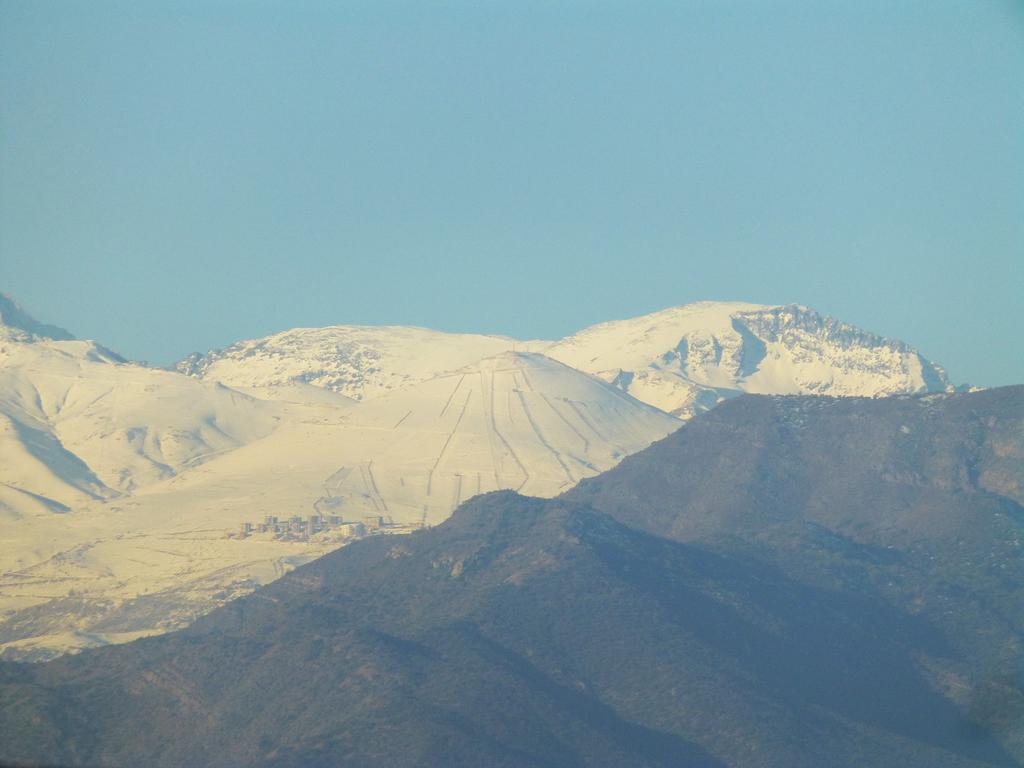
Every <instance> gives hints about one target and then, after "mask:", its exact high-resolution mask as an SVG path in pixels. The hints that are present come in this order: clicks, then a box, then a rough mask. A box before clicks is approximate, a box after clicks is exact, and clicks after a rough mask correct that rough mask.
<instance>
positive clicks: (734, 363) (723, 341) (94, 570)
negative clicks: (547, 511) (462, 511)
mask: <svg viewBox="0 0 1024 768" xmlns="http://www.w3.org/2000/svg"><path fill="white" fill-rule="evenodd" d="M7 301H8V302H10V300H7ZM6 306H7V305H5V304H3V302H2V301H0V538H2V540H3V541H4V547H3V548H2V550H0V653H3V652H4V651H5V650H6V651H8V652H15V653H19V652H20V653H27V652H31V653H36V654H40V653H48V652H49V653H59V652H65V651H68V650H74V649H77V648H81V647H86V646H89V645H95V644H102V643H106V642H120V641H125V640H128V639H131V638H133V637H137V636H144V635H148V634H154V633H159V632H164V631H167V630H169V629H173V628H176V627H179V626H183V625H185V624H187V623H189V622H190V621H191V620H192V619H194V617H195V616H197V615H200V614H201V613H203V612H205V611H208V610H210V609H211V608H212V607H214V606H216V605H218V604H220V603H223V602H225V601H226V600H230V599H232V598H234V597H237V596H239V595H241V594H244V593H246V592H248V591H250V590H251V589H252V588H253V587H255V586H256V585H258V584H263V583H267V582H268V581H271V580H273V579H275V578H277V577H279V576H280V575H281V574H283V573H284V572H286V571H287V570H289V569H291V568H294V567H296V566H297V565H299V564H301V563H303V562H306V561H308V560H310V559H312V558H315V557H318V556H320V555H322V554H324V553H326V552H328V551H330V550H331V549H334V548H336V547H337V546H339V545H340V544H341V541H340V540H339V538H338V537H337V536H333V535H329V534H321V535H318V536H314V537H312V538H310V539H309V540H308V541H286V540H280V539H274V538H272V537H270V536H253V537H249V538H245V539H240V538H229V537H228V536H227V535H226V531H235V530H237V529H238V526H239V524H240V523H242V522H246V521H249V522H259V521H260V520H262V518H263V517H264V516H265V515H276V516H278V517H280V518H288V517H290V516H292V515H302V516H304V517H305V516H308V515H310V514H314V513H318V514H330V515H338V516H341V517H342V518H343V519H345V520H360V519H362V518H363V517H364V516H366V515H383V516H385V517H386V518H388V519H390V520H392V521H393V522H394V523H396V524H398V525H404V526H410V527H411V526H418V525H422V524H426V525H433V524H436V523H439V522H441V521H442V520H444V519H445V518H446V517H447V516H448V515H449V514H450V513H451V511H452V510H453V509H454V508H455V506H457V505H458V504H459V503H460V502H461V501H464V500H466V499H468V498H470V497H471V496H473V495H476V494H477V493H482V492H486V491H490V490H495V489H499V488H512V489H518V490H520V491H521V492H523V493H527V494H533V495H538V496H552V495H556V494H558V493H560V492H562V491H564V490H566V489H568V488H570V487H572V486H573V485H574V484H575V483H577V482H578V481H579V480H580V479H581V478H584V477H588V476H591V475H594V474H597V473H598V472H601V471H604V470H606V469H609V468H610V467H612V466H614V465H615V464H616V463H617V462H618V461H619V460H620V459H621V458H622V457H623V456H625V455H628V454H630V453H633V452H636V451H638V450H641V449H642V448H644V447H646V446H647V445H649V444H650V443H651V442H653V441H655V440H657V439H660V438H661V437H664V436H665V435H667V434H669V433H670V432H672V431H673V430H674V429H676V428H677V427H678V426H679V425H680V421H679V419H680V418H683V419H685V418H688V417H690V416H692V415H693V414H694V413H697V412H700V411H701V410H706V409H708V408H710V407H713V406H714V405H715V404H716V403H717V402H719V401H720V400H722V399H724V398H726V397H730V396H733V395H735V394H738V393H740V392H744V391H747V392H765V393H777V394H785V393H794V392H801V393H814V394H833V395H836V394H838V395H879V394H890V393H896V392H917V391H925V390H929V389H935V390H942V389H944V388H947V387H948V382H947V381H946V380H945V376H944V374H943V373H942V372H941V369H938V368H937V367H935V366H932V365H931V364H930V363H927V361H924V360H923V359H922V358H920V356H919V355H917V353H916V352H914V351H913V350H912V349H910V348H909V347H907V346H906V345H904V344H902V343H900V342H895V341H890V340H887V339H883V338H881V337H878V336H874V335H872V334H866V333H864V332H862V331H860V330H858V329H856V328H853V327H852V326H848V325H845V324H843V323H840V322H839V321H836V320H833V319H831V318H827V317H823V316H821V315H819V314H817V313H815V312H813V311H812V310H808V309H805V308H802V307H766V306H761V305H755V304H743V303H720V302H703V303H699V304H691V305H687V306H683V307H676V308H672V309H668V310H664V311H663V312H657V313H654V314H652V315H647V316H644V317H640V318H633V319H631V320H623V321H616V322H610V323H603V324H601V325H597V326H594V327H592V328H588V329H585V330H583V331H581V332H579V333H577V334H574V335H572V336H570V337H568V338H566V339H562V340H561V341H557V342H545V341H517V340H515V339H510V338H506V337H500V336H486V335H476V334H450V333H442V332H438V331H431V330H428V329H423V328H410V327H397V326H395V327H379V328H378V327H359V326H334V327H330V328H318V329H294V330H291V331H287V332H284V333H280V334H276V335H274V336H270V337H267V338H265V339H256V340H251V341H244V342H239V343H237V344H234V345H232V346H230V347H228V348H227V349H225V350H222V351H216V352H211V353H209V354H206V355H196V356H193V357H192V358H190V359H189V360H187V361H184V362H183V363H182V364H180V365H179V366H178V370H176V371H166V370H157V369H153V368H149V367H146V366H143V365H137V364H134V363H130V362H127V361H125V360H123V359H122V358H120V357H119V356H117V355H116V354H114V353H113V352H111V351H110V350H107V349H105V348H103V347H101V346H99V345H97V344H94V343H93V342H88V341H76V340H73V339H71V338H70V334H67V333H66V332H62V331H60V329H56V330H50V329H52V327H51V326H44V325H42V324H40V323H37V322H36V321H34V320H33V319H32V318H31V317H29V316H28V315H27V313H25V312H24V311H23V310H21V309H20V308H17V312H14V311H7V310H6V309H5V307H6ZM14 306H16V305H14ZM14 321H16V324H15V322H14Z"/></svg>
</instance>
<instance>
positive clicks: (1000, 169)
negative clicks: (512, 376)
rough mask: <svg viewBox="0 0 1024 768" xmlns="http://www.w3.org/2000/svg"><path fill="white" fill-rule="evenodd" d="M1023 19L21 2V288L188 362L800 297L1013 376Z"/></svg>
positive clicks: (3, 232) (987, 9)
mask: <svg viewBox="0 0 1024 768" xmlns="http://www.w3.org/2000/svg"><path fill="white" fill-rule="evenodd" d="M1022 83H1024V5H1022V4H1018V3H1015V2H986V1H985V0H973V1H971V2H967V1H964V2H947V1H945V0H927V1H926V2H899V1H898V0H886V1H885V2H875V1H874V0H858V1H857V2H830V1H829V0H816V1H814V2H781V1H780V2H769V1H768V0H753V1H751V2H739V1H738V0H716V1H714V2H712V1H711V0H708V1H706V2H704V1H702V2H682V1H680V2H672V3H640V2H628V3H626V2H623V3H610V2H604V3H602V2H589V3H578V2H560V3H548V2H544V3H540V2H537V3H532V2H500V3H497V2H446V3H429V2H420V3H388V2H382V1H381V0H375V1H374V2H367V3H342V2H337V3H334V2H331V3H327V2H324V3H310V2H301V1H299V0H289V1H288V2H259V1H257V0H251V1H247V2H226V1H223V0H204V2H173V3H172V2H157V1H155V0H154V1H152V2H145V3H140V2H130V3H109V2H102V1H94V2H88V3H87V2H45V1H44V0H33V1H32V2H12V1H11V0H0V290H2V291H6V292H9V293H11V294H13V295H14V296H15V297H17V298H18V299H19V300H20V301H21V302H22V303H23V304H25V305H26V306H27V307H28V308H29V309H30V310H31V311H33V312H34V314H36V315H37V316H39V317H40V318H41V319H45V320H46V321H49V322H54V323H57V324H60V325H64V326H66V327H67V328H69V329H70V330H71V331H72V332H74V333H76V334H77V335H79V336H82V337H89V338H96V339H98V340H100V341H102V342H103V343H105V344H107V345H108V346H111V347H113V348H115V349H117V350H118V351H120V352H122V353H123V354H126V355H129V356H131V357H135V358H138V359H145V360H150V361H153V362H156V363H168V362H170V361H172V360H175V359H177V358H180V357H182V356H184V355H185V354H187V353H188V352H190V351H193V350H206V349H209V348H211V347H216V346H222V345H225V344H227V343H230V342H231V341H234V340H237V339H239V338H251V337H254V336H260V335H264V334H267V333H270V332H273V331H277V330H282V329H285V328H290V327H295V326H303V325H305V326H315V325H328V324H333V323H364V324H416V325H425V326H429V327H433V328H439V329H443V330H452V331H483V332H495V333H505V334H509V335H513V336H519V337H558V336H562V335H564V334H566V333H569V332H571V331H574V330H577V329H579V328H581V327H583V326H586V325H588V324H591V323H594V322H597V321H601V320H607V319H616V318H622V317H628V316H631V315H635V314H641V313H645V312H649V311H654V310H657V309H661V308H664V307H666V306H671V305H675V304H682V303H686V302H689V301H695V300H700V299H740V300H747V301H757V302H764V303H790V302H793V303H800V304H806V305H809V306H813V307H816V308H818V309H820V310H822V311H824V312H828V313H830V314H833V315H836V316H837V317H840V318H842V319H844V320H847V321H850V322H853V323H856V324H858V325H861V326H863V327H865V328H867V329H869V330H872V331H876V332H879V333H882V334H885V335H888V336H893V337H897V338H902V339H904V340H906V341H908V342H910V343H911V344H914V345H915V346H917V347H918V348H919V349H921V350H922V352H924V354H925V355H927V356H929V357H931V358H932V359H934V360H936V361H938V362H940V363H943V364H945V365H946V366H947V367H948V368H949V370H950V373H951V375H952V377H953V378H954V380H956V381H960V382H962V381H970V382H972V383H977V384H982V385H997V384H1008V383H1021V382H1024V342H1022V330H1021V328H1022V323H1021V309H1022V300H1021V296H1022V295H1024V88H1022V87H1021V84H1022Z"/></svg>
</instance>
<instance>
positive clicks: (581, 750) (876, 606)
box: [0, 388, 1024, 768]
mask: <svg viewBox="0 0 1024 768" xmlns="http://www.w3.org/2000/svg"><path fill="white" fill-rule="evenodd" d="M1022 392H1024V390H1022V389H1020V388H1018V389H1012V390H996V391H992V392H985V393H977V394H970V395H952V396H943V397H940V398H928V397H926V398H907V399H898V400H841V401H834V400H816V399H813V398H759V397H751V398H740V399H738V400H736V401H733V402H730V403H728V404H726V405H725V406H722V407H720V408H718V409H716V410H714V411H712V412H711V413H710V414H708V415H706V416H703V417H700V418H698V419H695V420H694V421H693V422H692V423H691V424H689V425H687V426H686V427H684V428H683V429H682V430H680V431H679V432H678V433H677V434H675V435H673V436H671V437H669V438H667V439H666V440H664V441H662V442H661V443H658V444H656V445H654V446H652V447H651V448H650V449H648V451H645V452H644V453H643V454H640V455H638V456H636V457H633V458H632V459H629V460H627V461H625V462H623V464H622V465H620V467H619V468H617V469H616V470H614V471H613V472H611V473H608V474H606V475H605V476H602V477H600V478H596V479H594V480H592V481H590V482H587V483H585V484H584V485H583V486H581V487H580V488H579V489H578V490H577V491H574V492H572V493H570V494H568V495H567V496H565V497H563V498H560V499H555V500H551V501H543V500H537V499H530V498H525V497H521V496H518V495H516V494H514V493H511V492H499V493H494V494H489V495H486V496H482V497H478V498H477V499H474V500H473V501H471V502H469V503H467V504H465V505H463V506H462V507H461V508H460V509H459V510H458V511H457V512H456V513H455V515H454V516H453V517H452V518H451V519H450V520H449V521H448V522H446V523H445V524H443V525H441V526H439V527H437V528H435V529H432V530H428V531H423V532H420V533H416V534H413V535H410V536H407V537H388V536H379V537H374V538H372V539H369V540H365V541H362V542H357V543H356V544H353V545H351V546H349V547H346V548H344V549H342V550H340V551H338V552H336V553H334V554H332V555H329V556H327V557H325V558H323V559H321V560H319V561H317V562H315V563H312V564H310V565H309V566H306V567H303V568H300V569H299V570H297V571H295V572H294V573H292V574H290V575H289V576H286V577H285V578H283V579H281V580H280V581H278V582H277V583H275V584H273V585H271V586H270V587H267V588H264V589H262V590H260V591H258V592H257V593H255V594H253V595H252V596H250V597H248V598H245V599H242V600H239V601H237V602H235V603H232V604H230V605H228V606H226V607H224V608H222V609H220V610H218V611H216V612H215V613H213V614H211V615H210V616H208V617H206V618H205V619H202V620H200V621H199V622H198V623H197V624H196V625H194V626H193V627H191V628H190V629H189V630H186V631H184V632H179V633H175V634H172V635H167V636H164V637H159V638H153V639H149V640H143V641H138V642H135V643H132V644H129V645H126V646H120V647H111V648H105V649H99V650H95V651H88V652H85V653H82V654H81V655H79V656H75V657H66V658H63V659H59V660H56V661H54V662H50V663H47V664H41V665H21V664H5V665H0V760H6V761H12V762H21V763H28V764H59V765H96V766H100V765H109V766H134V765H153V766H185V765H203V766H249V765H255V766H296V767H297V766H459V765H466V766H469V765H474V766H476V765H488V766H552V767H554V766H559V767H561V766H744V767H747V766H749V767H750V768H754V767H755V766H756V767H757V768H761V767H762V766H767V767H771V766H778V767H779V768H782V767H783V766H785V767H787V768H788V767H790V766H808V767H810V766H815V767H816V766H826V765H827V766H921V767H922V768H924V767H925V766H928V767H929V768H930V767H932V766H983V765H990V766H1012V765H1017V764H1019V761H1020V758H1021V750H1020V742H1019V741H1018V740H1017V739H1018V734H1019V725H1020V718H1021V716H1022V715H1024V706H1022V699H1021V698H1020V695H1021V691H1022V690H1024V686H1021V684H1020V682H1021V681H1020V672H1021V668H1020V660H1021V650H1020V649H1021V639H1022V631H1021V624H1022V620H1024V617H1022V609H1021V602H1020V598H1021V594H1022V592H1021V588H1022V583H1021V562H1020V560H1021V551H1020V547H1021V544H1020V542H1021V538H1022V530H1024V519H1022V516H1021V507H1020V506H1019V504H1020V502H1021V479H1022V472H1021V457H1022V455H1024V452H1022V446H1021V411H1022V402H1024V401H1022Z"/></svg>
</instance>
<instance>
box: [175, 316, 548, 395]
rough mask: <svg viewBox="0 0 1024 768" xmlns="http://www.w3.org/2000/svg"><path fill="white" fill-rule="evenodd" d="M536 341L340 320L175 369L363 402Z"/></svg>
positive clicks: (236, 346)
mask: <svg viewBox="0 0 1024 768" xmlns="http://www.w3.org/2000/svg"><path fill="white" fill-rule="evenodd" d="M532 346H536V344H533V345H532ZM532 346H531V343H529V342H518V341H516V340H515V339H510V338H507V337H504V336H486V335H480V334H470V333H444V332H442V331H432V330H430V329H427V328H417V327H412V326H358V325H335V326H328V327H326V328H295V329H293V330H290V331H284V332H283V333H277V334H274V335H272V336H267V337H265V338H262V339H251V340H248V341H239V342H237V343H235V344H232V345H231V346H229V347H227V348H225V349H221V350H214V351H213V352H209V353H207V354H205V355H200V354H195V355H192V356H190V357H189V358H186V359H185V360H183V361H182V362H180V363H178V365H177V366H176V368H177V370H179V371H181V372H182V373H185V374H187V375H189V376H197V377H200V378H205V379H212V380H216V381H220V382H223V383H224V384H227V385H228V386H231V387H237V388H243V389H246V388H255V387H271V386H281V385H284V384H291V383H297V382H298V383H305V384H312V385H314V386H318V387H323V388H324V389H329V390H332V391H334V392H338V393H340V394H343V395H346V396H348V397H351V398H354V399H356V400H362V399H365V398H369V397H376V396H379V395H383V394H386V393H388V392H390V391H395V390H400V389H403V388H405V387H408V386H411V385H413V384H415V383H417V382H420V381H424V380H426V379H428V378H430V377H431V376H433V375H435V374H437V373H439V372H442V371H450V370H455V369H457V368H460V367H462V366H465V365H469V364H472V363H475V362H477V361H478V360H481V359H483V358H485V357H490V356H493V355H496V354H499V353H501V352H505V351H511V350H515V349H527V348H532Z"/></svg>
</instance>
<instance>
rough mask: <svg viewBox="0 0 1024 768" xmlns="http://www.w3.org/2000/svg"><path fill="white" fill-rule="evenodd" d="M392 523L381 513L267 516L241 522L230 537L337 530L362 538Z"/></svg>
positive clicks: (288, 536)
mask: <svg viewBox="0 0 1024 768" xmlns="http://www.w3.org/2000/svg"><path fill="white" fill-rule="evenodd" d="M392 525H393V524H392V522H391V521H390V520H385V519H384V518H383V517H381V516H380V515H369V516H367V517H364V518H363V519H362V521H361V522H354V521H351V520H348V521H346V520H342V519H341V517H340V516H339V515H309V516H307V517H302V516H301V515H293V516H292V517H290V518H288V519H281V518H278V517H277V516H276V515H267V516H266V517H264V518H263V522H262V523H252V522H244V523H241V524H240V525H239V527H238V531H237V532H236V533H228V537H229V538H239V539H246V538H248V537H250V536H254V535H256V534H269V535H271V536H272V537H273V538H275V539H283V540H288V541H305V540H307V539H309V537H310V536H315V535H316V534H318V533H323V532H324V531H335V532H336V533H338V534H339V535H340V536H342V537H343V538H359V537H362V536H366V535H368V534H371V533H374V532H376V531H381V530H382V529H384V528H389V527H392Z"/></svg>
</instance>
